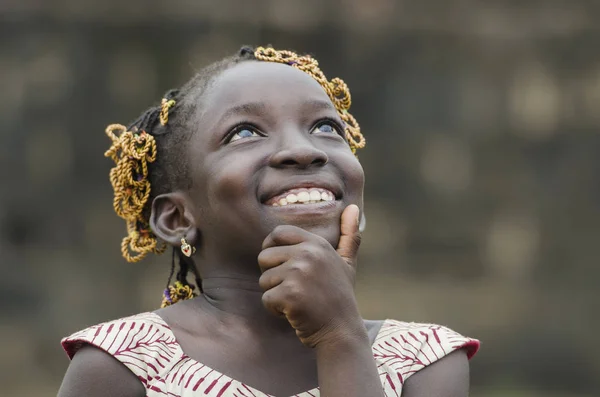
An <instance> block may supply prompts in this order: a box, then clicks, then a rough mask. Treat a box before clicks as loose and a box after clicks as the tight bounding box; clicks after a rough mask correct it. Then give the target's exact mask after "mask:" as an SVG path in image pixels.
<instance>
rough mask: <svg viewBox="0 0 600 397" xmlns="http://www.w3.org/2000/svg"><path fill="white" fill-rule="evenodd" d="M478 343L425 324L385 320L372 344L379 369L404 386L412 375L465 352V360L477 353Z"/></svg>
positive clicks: (443, 327) (440, 326)
mask: <svg viewBox="0 0 600 397" xmlns="http://www.w3.org/2000/svg"><path fill="white" fill-rule="evenodd" d="M479 345H480V343H479V341H478V340H477V339H473V338H470V337H467V336H463V335H461V334H460V333H458V332H456V331H453V330H452V329H450V328H448V327H445V326H442V325H438V324H426V323H413V322H404V321H398V320H391V319H388V320H385V321H384V322H383V325H382V326H381V329H380V330H379V334H378V335H377V338H376V339H375V343H373V355H374V358H375V360H376V361H377V362H378V364H379V365H380V367H383V368H384V369H385V371H386V372H387V373H388V374H394V375H395V377H394V378H393V379H398V380H400V382H401V383H403V382H404V381H405V380H406V379H407V378H409V377H410V376H411V375H413V374H414V373H416V372H418V371H419V370H421V369H423V368H425V367H427V366H429V365H431V364H433V363H434V362H437V361H439V360H441V359H442V358H443V357H446V356H448V355H449V354H450V353H452V352H454V351H456V350H460V349H464V351H465V352H466V354H467V358H469V359H470V358H471V357H473V356H474V355H475V353H477V351H478V350H479Z"/></svg>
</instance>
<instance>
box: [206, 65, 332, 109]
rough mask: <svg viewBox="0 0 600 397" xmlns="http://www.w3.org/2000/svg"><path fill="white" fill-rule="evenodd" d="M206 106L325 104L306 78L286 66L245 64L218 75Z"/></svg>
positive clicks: (320, 92) (314, 83) (312, 81)
mask: <svg viewBox="0 0 600 397" xmlns="http://www.w3.org/2000/svg"><path fill="white" fill-rule="evenodd" d="M204 97H205V99H206V100H207V103H208V104H211V103H212V104H215V102H217V103H219V104H221V105H222V104H224V103H228V104H231V103H234V102H235V103H237V102H240V101H241V102H245V101H252V102H255V101H260V102H265V101H266V102H269V101H276V102H278V101H281V100H282V99H283V100H286V99H287V100H289V99H299V100H318V99H321V100H326V101H329V98H328V96H327V94H326V93H325V90H324V89H323V88H322V87H321V85H320V84H319V83H318V82H317V81H316V80H315V79H313V78H312V77H311V76H309V75H308V74H306V73H304V72H302V71H300V70H298V69H295V68H293V67H291V66H288V65H283V64H279V63H272V62H261V61H247V62H242V63H239V64H237V65H235V66H234V67H232V68H229V69H227V70H225V71H224V72H223V73H221V74H220V75H219V76H218V77H217V78H216V79H215V81H214V83H213V84H212V85H211V88H210V89H209V90H208V91H207V92H206V94H205V95H204Z"/></svg>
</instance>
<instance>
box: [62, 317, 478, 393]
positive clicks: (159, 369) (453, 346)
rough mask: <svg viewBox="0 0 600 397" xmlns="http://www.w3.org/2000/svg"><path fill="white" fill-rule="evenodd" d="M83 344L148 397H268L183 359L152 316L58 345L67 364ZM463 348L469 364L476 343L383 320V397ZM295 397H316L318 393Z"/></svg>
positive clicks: (379, 340)
mask: <svg viewBox="0 0 600 397" xmlns="http://www.w3.org/2000/svg"><path fill="white" fill-rule="evenodd" d="M86 344H89V345H92V346H95V347H97V348H99V349H102V350H104V351H106V352H107V353H109V354H110V355H112V356H113V357H115V358H116V359H117V360H119V361H120V362H121V363H123V364H124V365H125V366H126V367H127V368H129V370H131V372H133V373H134V374H135V375H136V376H137V377H138V378H139V379H140V381H141V382H142V383H143V385H144V387H145V388H146V395H147V397H159V396H169V397H190V396H204V397H229V396H231V397H234V396H235V397H265V396H270V395H269V394H266V393H263V392H261V391H260V390H256V389H254V388H252V387H250V386H248V385H245V384H244V383H242V382H239V381H236V380H235V379H232V378H230V377H228V376H227V375H225V374H222V373H220V372H218V371H215V370H214V369H212V368H210V367H208V366H206V365H204V364H202V363H201V362H198V361H196V360H194V359H192V358H190V357H188V356H187V355H186V354H185V353H184V352H183V350H182V349H181V346H179V343H177V340H176V339H175V335H173V332H172V331H171V329H170V328H169V326H168V325H167V324H166V323H165V322H164V321H163V319H162V318H161V317H160V316H159V315H157V314H155V313H141V314H137V315H134V316H131V317H126V318H122V319H119V320H114V321H109V322H106V323H102V324H98V325H95V326H93V327H90V328H86V329H84V330H82V331H79V332H77V333H75V334H73V335H71V336H69V337H67V338H64V339H63V340H62V345H63V348H64V349H65V351H66V352H67V354H68V356H69V358H72V357H73V356H74V355H75V353H77V351H78V350H79V349H80V348H81V347H82V346H84V345H86ZM462 348H464V349H466V352H467V356H468V358H471V357H472V356H473V355H474V354H475V353H476V352H477V350H478V349H479V341H477V340H475V339H471V338H467V337H464V336H462V335H460V334H458V333H456V332H454V331H452V330H450V329H448V328H446V327H443V326H440V325H434V324H418V323H406V322H401V321H396V320H385V322H384V323H383V325H382V326H381V329H380V330H379V333H378V334H377V337H376V338H375V341H374V343H373V357H374V358H375V361H376V363H377V368H378V371H379V377H380V379H381V384H382V386H383V389H384V391H385V395H386V396H400V395H401V393H402V386H403V384H404V382H405V381H406V379H408V378H409V377H410V376H411V375H413V374H414V373H416V372H417V371H419V370H421V369H423V368H425V367H426V366H427V365H429V364H431V363H434V362H435V361H437V360H439V359H441V358H442V357H444V356H446V355H448V354H450V353H451V352H453V351H455V350H457V349H462ZM296 396H298V397H317V396H319V389H318V388H315V389H312V390H308V391H305V392H302V393H300V394H296Z"/></svg>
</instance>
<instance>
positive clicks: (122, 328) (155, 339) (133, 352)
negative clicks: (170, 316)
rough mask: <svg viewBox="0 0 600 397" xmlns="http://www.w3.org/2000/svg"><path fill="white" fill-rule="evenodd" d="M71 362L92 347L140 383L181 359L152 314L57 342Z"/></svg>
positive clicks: (110, 323)
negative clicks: (126, 369)
mask: <svg viewBox="0 0 600 397" xmlns="http://www.w3.org/2000/svg"><path fill="white" fill-rule="evenodd" d="M61 344H62V347H63V349H64V350H65V352H66V353H67V355H68V356H69V358H70V359H72V358H73V357H74V356H75V354H76V353H77V352H78V351H79V350H80V349H81V348H82V347H84V346H89V345H91V346H94V347H96V348H98V349H100V350H103V351H105V352H106V353H108V354H110V355H111V356H113V357H115V358H116V359H117V360H119V361H120V362H121V363H123V364H124V365H125V366H126V367H127V368H129V369H130V370H131V371H132V372H133V373H134V374H135V375H136V376H137V377H138V378H139V379H140V380H141V381H142V383H144V382H145V380H146V379H148V377H149V374H150V373H152V374H153V375H155V376H156V375H159V374H160V373H166V372H168V371H169V370H170V368H171V367H172V366H173V365H175V364H176V363H177V362H178V361H179V360H180V359H181V358H182V356H183V352H182V351H181V347H180V346H179V344H178V343H177V341H176V340H175V336H174V335H173V333H172V332H171V330H170V328H169V326H168V325H167V324H166V323H165V322H164V321H163V320H162V318H161V317H160V316H158V315H157V314H155V313H151V312H148V313H140V314H136V315H133V316H130V317H124V318H120V319H117V320H112V321H108V322H104V323H101V324H97V325H94V326H91V327H88V328H85V329H83V330H81V331H78V332H75V333H74V334H72V335H70V336H67V337H66V338H64V339H62V341H61Z"/></svg>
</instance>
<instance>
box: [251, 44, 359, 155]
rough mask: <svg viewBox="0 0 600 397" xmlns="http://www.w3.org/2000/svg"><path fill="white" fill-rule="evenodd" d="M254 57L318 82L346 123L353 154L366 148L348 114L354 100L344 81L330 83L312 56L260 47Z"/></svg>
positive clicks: (351, 117)
mask: <svg viewBox="0 0 600 397" xmlns="http://www.w3.org/2000/svg"><path fill="white" fill-rule="evenodd" d="M254 56H255V57H256V59H258V60H260V61H266V62H277V63H283V64H286V65H290V66H292V67H294V68H296V69H299V70H301V71H303V72H304V73H306V74H308V75H310V76H311V77H312V78H313V79H315V80H317V82H318V83H319V84H320V85H321V87H323V89H324V90H325V92H326V93H327V96H329V99H331V102H333V105H334V106H335V109H336V110H337V112H338V114H339V115H340V117H341V118H342V120H343V121H344V122H345V123H346V126H345V132H346V138H347V139H348V144H349V145H350V149H351V150H352V153H356V149H362V148H364V147H365V144H366V142H365V138H364V137H363V135H362V133H361V132H360V126H359V125H358V122H357V121H356V119H355V118H354V117H353V116H352V115H351V114H350V113H348V110H349V109H350V105H351V104H352V99H351V97H350V90H349V89H348V86H347V85H346V83H344V81H343V80H342V79H340V78H337V77H335V78H333V79H331V81H328V80H327V78H326V77H325V75H324V74H323V72H322V71H321V69H319V62H317V60H316V59H314V58H313V57H311V56H310V55H302V56H299V55H298V54H296V53H295V52H292V51H287V50H283V51H277V50H275V49H273V48H264V47H258V48H257V49H256V51H255V52H254Z"/></svg>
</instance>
